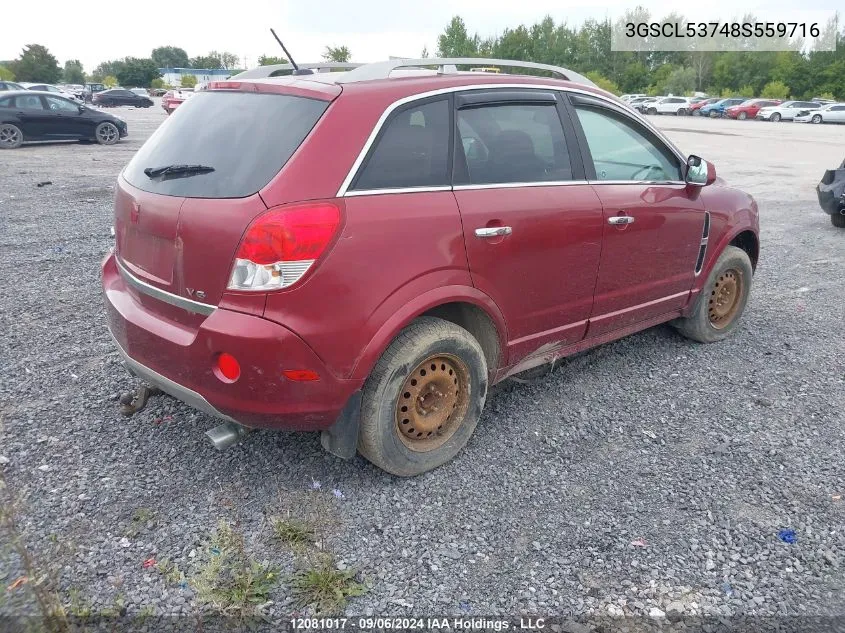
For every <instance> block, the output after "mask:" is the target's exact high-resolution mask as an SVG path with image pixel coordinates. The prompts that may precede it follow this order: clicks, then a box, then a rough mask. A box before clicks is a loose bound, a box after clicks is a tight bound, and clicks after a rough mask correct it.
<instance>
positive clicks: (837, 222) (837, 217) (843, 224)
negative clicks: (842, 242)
mask: <svg viewBox="0 0 845 633" xmlns="http://www.w3.org/2000/svg"><path fill="white" fill-rule="evenodd" d="M830 223H831V224H832V225H833V226H835V227H836V228H837V229H845V215H842V214H841V213H834V214H833V215H831V216H830Z"/></svg>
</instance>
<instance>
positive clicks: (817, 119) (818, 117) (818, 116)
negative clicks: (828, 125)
mask: <svg viewBox="0 0 845 633" xmlns="http://www.w3.org/2000/svg"><path fill="white" fill-rule="evenodd" d="M821 122H822V115H821V114H814V115H813V118H812V119H810V123H821Z"/></svg>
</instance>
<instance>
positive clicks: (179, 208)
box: [102, 59, 758, 476]
mask: <svg viewBox="0 0 845 633" xmlns="http://www.w3.org/2000/svg"><path fill="white" fill-rule="evenodd" d="M438 64H439V65H441V67H440V71H439V72H438V71H433V70H426V69H423V68H421V67H419V66H422V65H426V66H429V65H438ZM455 64H476V65H477V64H482V65H486V66H490V65H494V66H496V67H500V68H502V67H510V68H516V67H528V68H531V69H543V70H547V71H551V72H553V73H557V75H559V76H560V78H554V79H548V78H542V77H537V76H520V75H514V74H511V75H508V74H504V73H501V74H488V73H476V72H459V71H457V70H456V66H455ZM414 65H417V66H418V68H417V69H415V70H404V71H403V70H398V69H399V68H400V67H403V66H414ZM275 69H277V67H275V66H269V67H263V68H259V69H256V70H255V71H248V72H247V73H243V74H241V75H239V76H238V77H235V78H233V79H231V80H228V81H225V82H218V83H213V84H210V85H209V89H208V90H207V91H204V92H200V93H197V94H195V95H194V96H192V97H191V99H189V100H188V101H186V102H185V103H184V104H183V105H182V106H180V107H179V109H178V110H177V111H176V112H175V113H174V114H173V115H172V116H171V117H170V120H169V121H168V123H167V124H166V125H163V126H161V127H160V128H159V129H158V130H157V131H156V132H155V133H154V134H153V135H152V136H151V137H150V138H149V140H148V141H147V142H146V143H145V144H144V146H143V147H142V148H141V149H140V150H139V151H138V153H137V154H136V155H135V156H134V158H133V159H132V160H131V162H130V163H129V165H128V166H127V167H126V168H125V169H124V171H123V172H122V173H121V175H120V177H119V180H118V183H117V191H116V197H115V220H114V221H115V226H114V228H115V233H116V244H115V247H114V249H113V252H112V253H110V254H109V255H108V257H107V258H106V259H105V261H104V262H103V264H102V279H103V289H104V292H105V298H106V306H107V313H108V323H109V328H110V330H111V333H112V335H113V337H114V339H115V341H116V343H117V345H118V348H119V349H120V351H121V352H122V355H123V357H124V359H125V361H126V364H127V365H128V367H129V369H130V370H131V371H132V372H133V373H135V374H136V375H137V376H139V377H140V378H141V379H143V380H144V381H146V382H147V383H149V384H151V385H153V386H156V387H159V388H161V389H162V390H163V391H165V392H167V393H169V394H171V395H173V396H175V397H176V398H178V399H180V400H182V401H184V402H186V403H187V404H189V405H191V406H193V407H195V408H197V409H200V410H202V411H205V412H207V413H209V414H211V415H212V416H214V417H217V418H220V419H222V420H223V421H224V423H223V424H222V425H221V426H220V427H217V428H216V429H214V430H212V431H211V432H210V435H211V436H212V439H213V440H214V441H215V443H216V445H217V446H218V447H221V446H225V445H228V444H229V443H232V442H234V441H237V439H238V438H239V437H240V435H241V432H242V429H243V428H244V427H271V428H280V429H299V430H306V431H316V430H320V431H322V432H323V435H322V441H323V446H324V447H325V448H326V449H327V450H329V451H331V452H332V453H335V454H337V455H339V456H342V457H347V458H349V457H352V456H354V454H355V452H356V449H357V450H358V451H360V453H362V454H363V455H364V456H365V457H367V458H368V459H369V460H370V461H371V462H373V463H374V464H376V465H378V466H380V467H381V468H383V469H385V470H387V471H389V472H391V473H394V474H397V475H402V476H408V475H414V474H418V473H421V472H424V471H427V470H429V469H431V468H434V467H436V466H438V465H440V464H443V463H444V462H446V461H448V460H449V459H451V458H452V457H454V456H455V455H456V454H457V453H458V451H459V450H460V449H461V448H462V447H463V446H464V445H465V444H466V443H467V440H468V439H469V437H470V435H471V434H472V432H473V431H474V430H475V427H476V424H477V423H478V421H479V418H480V416H481V412H482V409H483V408H484V403H485V398H486V396H487V391H488V387H489V386H490V385H492V384H494V383H496V382H499V381H501V380H503V379H505V378H507V377H509V376H513V375H514V374H518V373H520V372H524V371H526V370H528V369H531V368H534V367H538V366H540V365H543V364H546V363H550V362H552V361H554V360H555V359H558V358H561V357H565V356H568V355H571V354H573V353H576V352H578V351H581V350H584V349H587V348H590V347H594V346H596V345H600V344H602V343H607V342H608V341H612V340H614V339H618V338H620V337H623V336H626V335H628V334H632V333H634V332H637V331H639V330H643V329H645V328H649V327H652V326H654V325H657V324H659V323H664V322H671V323H672V324H673V325H674V326H675V327H676V328H677V329H678V330H679V331H680V332H681V333H682V334H684V335H685V336H687V337H689V338H691V339H694V340H696V341H702V342H711V341H718V340H720V339H722V338H724V337H726V336H728V335H729V334H730V333H731V332H732V331H733V330H735V329H736V327H737V325H738V321H739V318H740V316H741V314H742V313H743V310H744V309H745V306H746V302H747V301H748V297H749V292H750V289H751V283H752V276H753V272H754V268H755V266H756V263H757V256H758V215H757V204H756V203H755V201H754V200H753V199H752V198H751V196H749V195H748V194H746V193H743V192H742V191H739V190H737V189H733V188H731V187H729V186H727V185H726V184H725V183H724V182H722V181H721V180H717V179H716V175H715V169H714V167H713V165H712V164H710V163H707V162H706V161H704V160H702V159H700V158H698V157H696V156H690V157H689V158H688V157H686V156H685V155H684V154H682V153H681V151H680V150H679V149H677V148H676V147H675V146H674V145H673V144H672V143H671V142H670V141H669V140H668V139H666V138H665V137H664V136H663V135H662V134H661V133H660V132H659V131H658V130H657V129H656V128H654V127H653V126H652V125H651V124H650V123H649V122H647V121H645V120H643V118H642V117H640V116H638V115H637V114H636V113H634V112H632V111H631V109H630V108H628V107H626V106H625V105H624V104H622V103H621V102H620V101H618V100H617V99H616V98H615V97H613V96H611V95H610V94H608V93H606V92H604V91H602V90H600V89H598V88H596V87H595V86H594V85H593V84H592V83H591V82H590V81H589V80H588V79H586V78H584V77H582V76H580V75H578V74H576V73H573V72H571V71H568V70H565V69H560V68H555V67H550V66H544V65H540V64H530V63H526V62H513V61H510V62H508V61H503V60H437V59H434V60H433V59H425V60H394V61H390V62H381V63H377V64H369V65H365V66H361V67H359V68H357V69H355V70H352V71H351V72H345V73H341V72H334V73H319V72H318V73H314V74H304V73H305V72H307V71H303V70H300V71H298V73H296V74H294V75H292V76H285V77H269V78H268V77H266V76H267V75H269V74H270V73H271V72H273V71H274V70H275Z"/></svg>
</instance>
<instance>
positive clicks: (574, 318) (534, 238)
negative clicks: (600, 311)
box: [455, 183, 603, 363]
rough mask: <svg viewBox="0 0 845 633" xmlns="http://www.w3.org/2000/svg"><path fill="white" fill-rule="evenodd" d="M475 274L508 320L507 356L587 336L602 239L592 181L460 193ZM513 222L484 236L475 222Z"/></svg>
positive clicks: (475, 280) (513, 359)
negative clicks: (506, 230)
mask: <svg viewBox="0 0 845 633" xmlns="http://www.w3.org/2000/svg"><path fill="white" fill-rule="evenodd" d="M455 197H456V199H457V201H458V206H459V208H460V210H461V217H462V218H463V224H464V239H465V241H466V248H467V256H468V259H469V268H470V273H471V274H472V281H473V284H474V285H475V287H476V288H478V289H479V290H480V291H481V292H483V293H485V294H486V295H488V296H489V297H491V298H492V299H493V301H494V302H495V303H496V304H497V305H498V306H499V308H500V309H501V310H502V311H503V312H504V314H505V319H506V321H507V325H508V335H509V337H510V341H509V344H508V354H507V362H508V363H514V362H517V361H518V360H519V359H520V358H522V357H524V356H525V355H527V354H528V353H530V352H533V351H534V350H536V349H537V348H538V347H540V346H541V345H543V344H544V343H546V342H547V341H549V340H554V341H558V342H562V343H563V344H570V343H574V342H575V341H578V340H580V339H581V338H583V336H584V333H585V332H586V329H587V318H588V317H589V316H590V311H591V309H592V305H593V289H594V287H595V282H596V274H597V273H598V266H599V255H600V253H601V238H602V226H603V220H602V210H601V202H600V201H599V198H598V196H597V195H596V193H595V191H594V190H593V188H592V187H590V185H588V184H586V183H585V184H579V185H557V186H554V185H553V186H542V187H518V188H491V189H470V190H460V191H456V192H455ZM495 226H510V227H511V228H512V229H513V233H512V234H511V235H508V236H505V237H501V238H494V239H482V238H479V237H477V236H476V235H475V229H478V228H484V227H495Z"/></svg>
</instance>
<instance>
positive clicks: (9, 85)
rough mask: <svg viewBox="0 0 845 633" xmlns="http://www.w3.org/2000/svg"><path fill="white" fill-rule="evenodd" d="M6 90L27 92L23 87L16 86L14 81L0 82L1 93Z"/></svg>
mask: <svg viewBox="0 0 845 633" xmlns="http://www.w3.org/2000/svg"><path fill="white" fill-rule="evenodd" d="M6 90H26V88H24V87H23V86H22V85H20V84H16V83H15V82H14V81H0V92H5V91H6Z"/></svg>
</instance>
